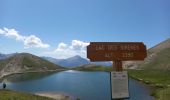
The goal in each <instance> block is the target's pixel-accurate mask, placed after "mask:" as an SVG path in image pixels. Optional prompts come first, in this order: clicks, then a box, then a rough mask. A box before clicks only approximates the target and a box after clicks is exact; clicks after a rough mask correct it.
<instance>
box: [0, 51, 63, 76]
mask: <svg viewBox="0 0 170 100" xmlns="http://www.w3.org/2000/svg"><path fill="white" fill-rule="evenodd" d="M61 69H64V68H63V67H60V66H58V65H56V64H53V63H51V62H49V61H47V60H44V59H42V58H40V57H37V56H35V55H32V54H29V53H18V54H16V55H14V56H12V57H10V58H7V59H4V60H1V61H0V77H3V76H5V75H8V74H13V73H24V72H36V71H49V70H61Z"/></svg>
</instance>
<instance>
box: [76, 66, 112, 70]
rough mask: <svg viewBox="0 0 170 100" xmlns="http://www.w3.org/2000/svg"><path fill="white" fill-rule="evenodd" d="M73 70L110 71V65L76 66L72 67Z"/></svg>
mask: <svg viewBox="0 0 170 100" xmlns="http://www.w3.org/2000/svg"><path fill="white" fill-rule="evenodd" d="M73 70H79V71H111V70H112V67H104V66H97V65H96V66H92V67H77V68H73Z"/></svg>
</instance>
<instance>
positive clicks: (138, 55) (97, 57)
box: [87, 51, 147, 61]
mask: <svg viewBox="0 0 170 100" xmlns="http://www.w3.org/2000/svg"><path fill="white" fill-rule="evenodd" d="M146 55H147V54H146V52H120V51H119V52H102V51H101V52H87V58H89V59H90V60H91V61H113V60H122V61H128V60H144V58H145V57H146Z"/></svg>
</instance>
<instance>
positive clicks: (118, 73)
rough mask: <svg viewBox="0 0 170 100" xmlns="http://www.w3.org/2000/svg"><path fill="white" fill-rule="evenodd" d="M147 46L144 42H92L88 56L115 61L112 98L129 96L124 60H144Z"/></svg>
mask: <svg viewBox="0 0 170 100" xmlns="http://www.w3.org/2000/svg"><path fill="white" fill-rule="evenodd" d="M146 56H147V52H146V46H145V45H144V44H143V43H142V42H90V45H88V46H87V58H89V59H90V61H113V69H114V70H115V72H111V87H112V89H111V90H112V99H119V98H128V97H129V93H128V77H127V76H128V75H127V72H126V71H123V68H122V61H130V60H144V59H145V58H146Z"/></svg>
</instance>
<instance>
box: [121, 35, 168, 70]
mask: <svg viewBox="0 0 170 100" xmlns="http://www.w3.org/2000/svg"><path fill="white" fill-rule="evenodd" d="M124 66H126V67H128V68H136V69H159V70H167V69H168V70H170V38H169V39H167V40H165V41H163V42H161V43H159V44H157V45H155V46H154V47H152V48H150V49H148V50H147V58H145V60H144V61H131V62H125V63H124Z"/></svg>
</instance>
